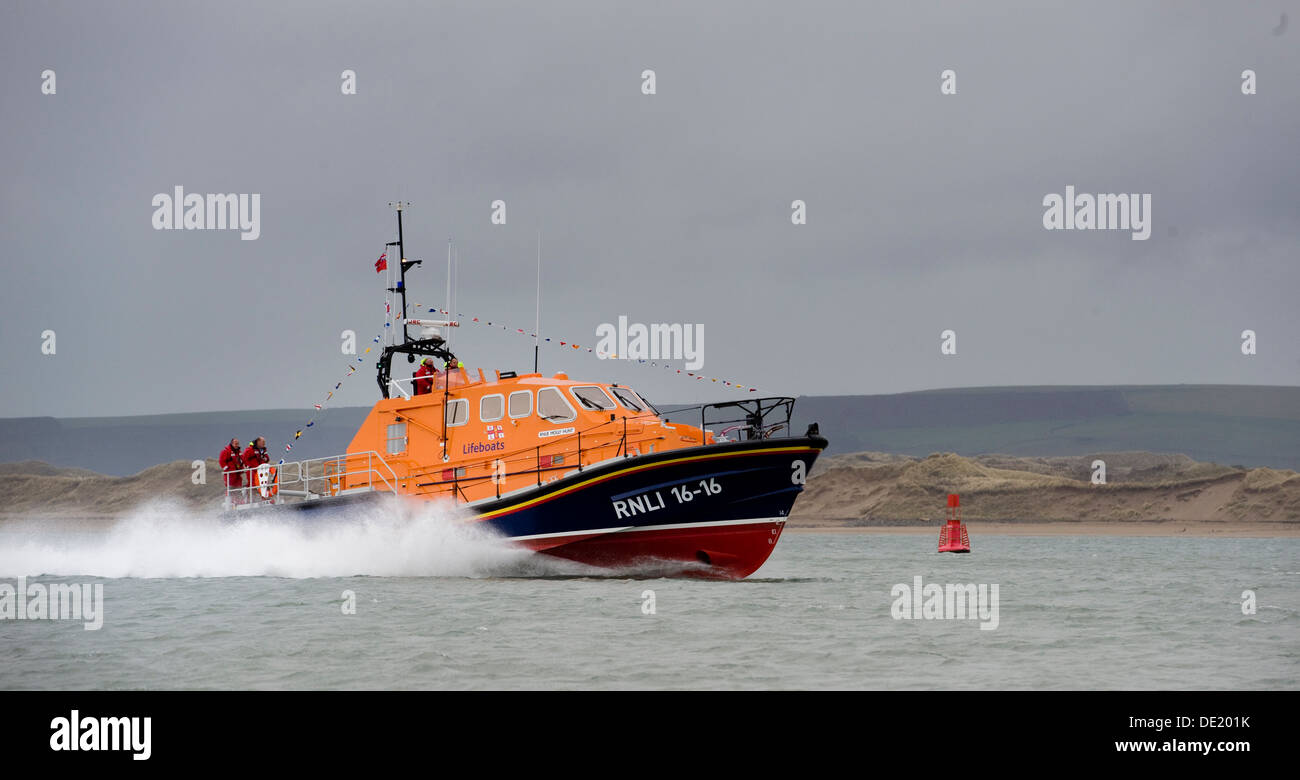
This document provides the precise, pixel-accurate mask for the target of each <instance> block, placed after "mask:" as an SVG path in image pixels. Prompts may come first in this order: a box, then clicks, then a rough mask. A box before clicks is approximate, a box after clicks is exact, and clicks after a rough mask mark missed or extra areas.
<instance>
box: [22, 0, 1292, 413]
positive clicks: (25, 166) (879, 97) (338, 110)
mask: <svg viewBox="0 0 1300 780" xmlns="http://www.w3.org/2000/svg"><path fill="white" fill-rule="evenodd" d="M1296 5H1297V4H1296V3H1278V2H1263V3H1251V4H1246V5H1238V4H1218V3H1215V4H1197V5H1193V4H1187V3H1096V2H1077V3H1067V4H1053V7H1050V8H1049V7H1044V4H1042V3H1004V2H998V3H946V4H934V3H925V4H917V3H903V2H894V3H879V4H875V3H871V4H869V3H826V4H818V3H780V4H777V3H772V2H762V3H758V2H750V3H718V2H708V3H699V2H695V3H660V2H654V3H624V4H616V3H609V2H592V3H583V4H574V3H511V4H498V3H482V2H476V3H463V4H439V5H437V6H436V7H434V6H431V5H429V4H423V3H420V4H391V3H348V4H343V3H326V4H318V3H230V2H222V3H204V4H194V3H184V4H181V3H163V2H157V3H138V2H135V3H112V4H108V3H90V2H81V3H21V4H18V3H14V2H8V3H5V4H4V6H3V9H2V10H0V90H2V92H0V94H2V100H3V106H4V112H3V113H4V121H3V125H2V127H3V130H2V132H3V138H2V139H0V163H2V164H3V169H4V178H3V185H2V190H0V197H2V198H3V201H2V203H0V221H2V222H0V236H2V237H0V242H2V243H0V249H2V251H0V263H3V284H0V307H3V320H0V322H3V329H2V330H0V350H2V352H0V354H3V356H4V366H3V370H0V399H2V400H3V404H2V405H0V415H3V416H25V415H38V414H52V415H58V416H83V415H110V414H148V413H155V412H158V413H161V412H178V411H195V410H208V409H236V408H260V407H295V406H301V407H304V408H306V407H310V405H311V404H312V403H313V402H315V401H318V400H320V398H321V397H323V395H324V394H325V392H326V391H327V390H329V389H330V388H332V386H333V384H334V382H336V381H337V380H338V378H339V376H340V375H341V373H342V371H343V369H344V368H345V367H346V366H347V361H348V358H346V357H344V356H342V355H341V354H340V352H339V332H340V331H341V330H343V329H344V328H352V329H355V330H356V331H357V333H358V335H359V337H360V338H361V339H362V340H363V341H364V342H367V343H368V341H369V337H370V335H371V334H373V333H374V332H376V330H377V329H378V328H379V327H380V326H381V325H382V320H383V296H382V292H381V289H380V288H381V284H380V277H378V276H377V275H376V274H375V273H374V272H373V270H372V266H371V264H372V263H373V261H374V260H375V258H376V257H377V256H378V254H379V253H380V251H382V248H383V246H382V245H383V243H384V242H385V241H388V240H391V239H392V238H395V235H394V233H395V226H394V219H393V216H392V212H391V211H390V210H389V209H388V208H387V202H388V201H390V200H393V199H396V198H399V197H400V198H403V199H407V200H410V201H413V202H414V207H413V208H412V210H411V211H409V212H408V213H407V219H408V221H407V233H406V238H407V247H408V249H407V252H408V256H409V257H411V258H412V259H415V258H424V259H426V261H428V262H426V265H425V266H424V267H423V268H422V269H419V270H417V271H415V272H414V274H413V275H412V277H411V278H410V281H411V283H412V285H413V288H414V289H415V290H416V291H417V293H419V294H418V295H417V296H416V297H417V298H419V299H420V300H422V301H431V302H433V303H439V304H440V303H441V301H442V297H443V284H444V279H443V264H444V258H445V252H446V239H447V237H448V236H449V235H451V236H454V237H455V238H456V241H457V244H458V246H459V247H460V251H461V283H460V285H459V306H458V309H459V310H460V311H461V312H463V313H465V314H466V315H470V316H475V315H477V316H481V317H485V318H494V319H497V318H499V319H501V320H504V321H507V322H510V323H512V324H514V325H516V326H518V327H526V328H527V327H531V323H532V321H533V273H534V271H533V257H534V236H535V234H536V231H537V230H538V229H539V228H540V229H541V230H542V231H543V234H544V239H543V241H544V243H543V257H544V271H543V276H544V278H543V314H542V316H543V332H544V334H545V335H551V336H553V337H556V338H563V339H566V340H576V341H578V342H580V343H584V344H588V343H594V341H595V338H594V334H595V329H596V327H597V326H598V325H599V324H600V323H602V322H615V321H617V318H618V316H619V315H620V314H622V315H627V316H628V317H629V318H630V319H631V320H632V321H639V322H646V323H649V322H690V323H703V324H704V325H705V334H706V335H705V343H704V346H705V367H704V369H703V373H705V374H707V375H709V376H716V377H722V378H726V379H731V380H734V381H738V382H741V383H744V384H749V385H757V386H758V387H759V388H760V389H761V390H764V391H769V392H774V393H801V394H831V393H837V394H839V393H882V392H896V391H903V390H914V389H925V388H935V387H958V386H972V385H1011V384H1035V385H1037V384H1111V383H1125V384H1127V383H1134V384H1136V383H1159V384H1164V383H1183V382H1186V383H1230V384H1285V385H1295V384H1298V383H1300V339H1297V331H1298V330H1300V303H1298V302H1297V300H1296V298H1297V292H1298V291H1300V263H1298V260H1300V211H1298V210H1297V204H1298V203H1300V158H1298V157H1297V154H1296V139H1297V138H1300V53H1298V51H1297V41H1298V39H1297V35H1300V30H1298V29H1296V27H1295V25H1296V23H1297V20H1298V19H1300V13H1297V10H1298V9H1297V7H1296ZM1283 13H1286V14H1287V16H1288V17H1289V23H1288V25H1287V27H1286V29H1285V30H1284V31H1283V32H1282V33H1281V34H1275V32H1274V28H1277V27H1278V26H1279V21H1280V19H1281V17H1282V14H1283ZM46 68H51V69H54V70H55V71H56V73H57V88H58V92H57V94H56V95H53V96H47V95H43V94H41V90H40V87H41V79H40V74H41V72H42V71H43V70H44V69H46ZM347 68H351V69H354V70H355V71H356V72H357V85H358V94H357V95H355V96H344V95H342V94H340V89H339V86H340V72H341V71H343V70H344V69H347ZM647 68H651V69H654V70H655V71H656V75H657V89H658V94H656V95H653V96H646V95H642V94H641V90H640V87H641V78H640V74H641V72H642V70H644V69H647ZM945 68H953V69H955V70H956V72H957V94H956V95H953V96H942V95H940V93H939V80H940V79H939V74H940V72H941V71H942V70H943V69H945ZM1246 68H1251V69H1254V70H1255V71H1256V73H1257V74H1258V90H1259V93H1258V94H1256V95H1253V96H1246V95H1243V94H1242V92H1241V88H1240V86H1241V71H1242V70H1243V69H1246ZM1071 184H1072V185H1074V186H1075V187H1076V188H1077V190H1078V191H1080V192H1091V193H1099V192H1134V193H1151V194H1152V198H1153V229H1152V235H1151V238H1150V239H1149V240H1147V241H1133V240H1131V239H1130V238H1129V233H1128V232H1126V231H1113V232H1112V231H1047V230H1044V229H1043V227H1042V216H1043V210H1044V209H1043V206H1042V205H1041V203H1042V199H1043V197H1044V195H1046V194H1048V193H1063V192H1064V189H1065V187H1066V185H1071ZM176 185H182V186H184V187H185V189H186V191H187V192H197V193H215V192H236V193H260V194H261V197H262V210H261V237H260V238H259V239H258V240H256V241H241V240H239V236H238V233H237V232H234V231H182V230H175V231H155V230H154V229H153V228H152V226H151V222H150V219H151V216H152V213H153V208H152V206H151V205H150V201H151V199H152V197H153V196H154V194H156V193H160V192H167V193H170V192H171V191H172V188H173V187H174V186H176ZM796 198H797V199H802V200H804V201H806V202H807V204H808V224H807V225H804V226H794V225H792V224H791V221H790V203H791V201H792V200H794V199H796ZM495 199H502V200H505V201H506V203H507V209H508V223H507V225H505V226H493V225H491V224H490V223H489V217H490V208H489V204H490V203H491V202H492V201H493V200H495ZM47 328H52V329H54V330H55V331H56V333H57V339H58V340H57V347H58V352H57V354H56V355H55V356H44V355H42V354H41V351H40V346H41V332H42V331H43V330H45V329H47ZM946 328H952V329H954V330H956V331H957V334H958V354H957V356H955V357H943V356H941V355H940V352H939V341H940V339H939V334H940V332H941V331H942V330H944V329H946ZM1247 328H1250V329H1253V330H1255V331H1256V332H1257V333H1258V338H1259V354H1257V355H1255V356H1253V357H1245V356H1243V355H1242V354H1241V351H1240V348H1239V345H1240V335H1239V334H1240V333H1241V331H1242V330H1243V329H1247ZM456 349H457V352H458V353H459V354H460V355H461V356H462V358H463V359H464V361H465V362H466V364H467V365H469V366H471V367H478V366H482V367H483V368H485V369H492V368H503V369H508V368H514V369H525V368H529V367H530V366H531V360H532V347H531V341H529V340H527V339H525V338H523V337H520V336H518V335H508V334H504V333H500V332H497V333H492V332H488V331H486V330H484V329H476V328H471V327H465V328H462V329H461V331H460V332H459V333H458V334H457V335H456ZM542 362H543V369H544V370H547V371H554V370H558V369H561V368H562V369H566V370H567V371H569V373H570V374H571V375H573V376H583V377H589V378H592V379H599V380H615V381H623V382H627V383H629V384H632V385H633V386H635V387H638V388H640V389H642V390H643V391H644V392H645V393H646V394H647V395H649V396H650V397H651V398H654V399H660V400H664V401H668V400H677V399H689V398H696V397H700V396H701V395H703V392H702V391H701V389H700V388H699V386H698V384H696V383H692V382H691V381H690V380H687V379H684V378H680V377H677V376H676V375H669V374H668V373H667V372H665V371H663V370H662V369H655V368H650V367H645V366H639V365H635V364H627V363H623V362H621V361H619V362H613V361H608V362H602V361H599V360H597V359H595V358H594V357H592V356H590V355H586V354H585V353H584V354H583V355H581V356H579V355H575V354H571V353H565V352H563V351H562V350H560V349H558V348H550V349H544V351H543V354H542ZM395 374H396V375H401V376H405V375H409V367H408V366H407V365H406V364H405V363H401V364H400V366H399V367H398V369H397V370H396V371H395ZM376 395H377V393H376V388H375V385H374V380H373V369H372V361H369V360H367V362H366V364H365V365H364V367H363V368H362V369H361V370H360V371H359V372H358V374H357V376H355V377H353V378H352V379H350V380H349V381H348V382H347V383H346V384H345V385H344V388H343V392H341V393H340V394H339V396H338V397H337V398H336V400H335V403H336V404H343V405H365V404H369V403H371V402H372V401H373V400H374V398H375V397H376Z"/></svg>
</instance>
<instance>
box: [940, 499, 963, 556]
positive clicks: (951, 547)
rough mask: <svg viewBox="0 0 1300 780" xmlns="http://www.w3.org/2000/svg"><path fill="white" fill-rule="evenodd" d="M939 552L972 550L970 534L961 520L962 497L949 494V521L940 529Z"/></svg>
mask: <svg viewBox="0 0 1300 780" xmlns="http://www.w3.org/2000/svg"><path fill="white" fill-rule="evenodd" d="M939 552H953V553H968V552H970V534H968V533H966V524H965V523H963V522H962V521H961V497H960V496H958V495H957V494H956V493H949V494H948V522H946V523H944V525H943V527H942V528H940V529H939Z"/></svg>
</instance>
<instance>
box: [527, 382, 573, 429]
mask: <svg viewBox="0 0 1300 780" xmlns="http://www.w3.org/2000/svg"><path fill="white" fill-rule="evenodd" d="M537 416H538V417H541V418H542V419H543V420H546V421H547V422H553V423H566V422H573V421H574V420H576V419H578V413H577V412H575V411H574V410H573V407H572V406H570V405H569V402H568V401H566V400H564V396H563V395H561V394H560V391H559V390H557V389H556V388H554V387H543V388H542V389H541V390H538V391H537Z"/></svg>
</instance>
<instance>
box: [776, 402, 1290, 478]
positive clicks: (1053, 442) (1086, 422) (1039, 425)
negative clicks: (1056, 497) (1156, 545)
mask: <svg viewBox="0 0 1300 780" xmlns="http://www.w3.org/2000/svg"><path fill="white" fill-rule="evenodd" d="M812 421H817V422H818V423H820V425H821V430H822V432H823V433H824V434H826V436H827V437H828V438H829V439H830V442H831V450H830V451H831V452H832V453H835V452H842V453H847V452H858V451H864V450H874V451H877V452H892V453H898V454H903V455H914V456H924V455H928V454H930V453H934V452H953V453H957V454H960V455H981V454H987V453H1004V454H1008V455H1035V456H1066V455H1087V454H1089V453H1094V452H1103V451H1106V452H1117V451H1137V450H1143V451H1148V452H1165V453H1181V454H1184V455H1188V456H1190V457H1192V458H1194V459H1196V460H1199V461H1208V462H1213V463H1222V464H1227V465H1240V466H1271V467H1275V468H1287V469H1300V387H1248V386H1235V385H1176V386H1141V387H991V388H968V389H960V390H931V391H925V392H916V393H900V394H897V395H857V396H806V397H803V398H800V399H799V402H798V403H797V404H796V405H795V424H794V427H795V430H796V432H802V431H803V430H804V429H805V428H806V427H807V425H808V423H809V422H812Z"/></svg>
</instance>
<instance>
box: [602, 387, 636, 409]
mask: <svg viewBox="0 0 1300 780" xmlns="http://www.w3.org/2000/svg"><path fill="white" fill-rule="evenodd" d="M609 391H610V392H611V393H613V394H614V397H615V398H617V399H618V402H619V403H621V404H623V407H624V408H625V409H630V410H632V411H634V412H644V411H645V403H644V402H643V401H642V400H641V399H640V398H637V395H636V393H635V392H633V391H632V388H630V387H611V388H610V389H609Z"/></svg>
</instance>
